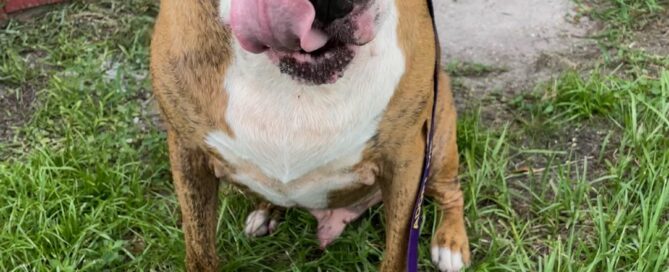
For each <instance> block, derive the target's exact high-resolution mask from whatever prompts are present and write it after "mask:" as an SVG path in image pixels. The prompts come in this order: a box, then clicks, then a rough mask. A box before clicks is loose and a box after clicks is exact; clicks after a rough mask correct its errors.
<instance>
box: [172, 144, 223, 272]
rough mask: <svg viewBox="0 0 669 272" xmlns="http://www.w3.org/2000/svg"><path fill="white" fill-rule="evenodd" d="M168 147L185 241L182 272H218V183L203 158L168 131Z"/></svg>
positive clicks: (204, 156)
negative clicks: (183, 271)
mask: <svg viewBox="0 0 669 272" xmlns="http://www.w3.org/2000/svg"><path fill="white" fill-rule="evenodd" d="M168 145H169V151H170V162H171V164H172V176H173V177H172V178H173V179H174V187H175V189H176V193H177V198H178V200H179V205H180V206H181V216H182V223H181V224H182V228H183V231H184V236H185V240H186V269H187V270H188V271H191V272H200V271H218V257H217V255H216V215H217V212H216V211H217V208H218V186H219V183H218V179H217V178H216V176H215V175H214V172H213V170H212V169H211V168H210V167H209V162H208V158H207V156H206V154H205V153H204V152H202V151H201V150H200V149H197V148H188V147H186V146H184V145H183V144H181V142H180V141H179V138H178V136H177V135H176V133H174V132H173V131H168Z"/></svg>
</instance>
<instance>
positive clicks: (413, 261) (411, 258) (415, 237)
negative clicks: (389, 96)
mask: <svg viewBox="0 0 669 272" xmlns="http://www.w3.org/2000/svg"><path fill="white" fill-rule="evenodd" d="M427 6H428V9H429V11H430V17H432V28H433V29H434V39H435V50H436V54H435V62H434V101H433V104H432V117H431V118H430V126H429V127H428V132H427V141H426V143H425V158H424V160H423V174H422V175H421V178H420V184H419V187H418V195H417V196H416V202H415V203H414V206H413V213H412V216H411V225H410V226H409V243H408V248H407V271H408V272H418V244H419V242H418V241H419V239H420V226H421V221H422V219H423V218H422V217H423V199H424V198H425V189H426V187H427V180H428V178H429V177H430V167H431V163H432V141H433V139H434V131H435V129H434V120H435V117H436V116H435V113H436V111H437V95H438V93H439V68H440V65H439V64H440V60H441V49H440V47H439V37H438V35H437V27H436V25H435V22H434V7H433V6H432V0H427Z"/></svg>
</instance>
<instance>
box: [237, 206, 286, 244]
mask: <svg viewBox="0 0 669 272" xmlns="http://www.w3.org/2000/svg"><path fill="white" fill-rule="evenodd" d="M277 224H278V221H277V220H276V218H272V216H271V214H270V211H269V210H266V209H259V210H255V211H253V212H251V214H249V216H248V217H247V218H246V226H245V227H244V233H245V234H246V235H247V236H249V237H261V236H265V235H268V234H271V233H272V232H274V230H276V225H277Z"/></svg>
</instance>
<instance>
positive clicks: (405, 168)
mask: <svg viewBox="0 0 669 272" xmlns="http://www.w3.org/2000/svg"><path fill="white" fill-rule="evenodd" d="M418 134H419V135H417V136H415V138H414V140H412V141H410V142H407V143H406V144H404V145H402V150H401V151H400V152H399V153H397V154H396V155H395V156H394V158H393V159H392V160H393V162H391V163H388V165H386V166H385V167H384V168H385V169H384V170H383V171H384V173H382V175H383V176H384V177H382V182H381V193H382V194H383V203H384V208H385V212H386V250H385V255H384V257H383V262H382V263H381V271H388V272H390V271H392V272H398V271H405V270H406V254H407V251H406V249H407V242H408V234H409V222H410V218H411V216H412V209H413V205H414V201H415V197H416V194H417V192H418V185H419V179H420V176H421V170H422V165H423V157H422V156H420V155H419V156H416V154H422V153H423V150H425V147H424V146H425V141H424V140H423V139H422V137H424V136H423V135H420V133H418Z"/></svg>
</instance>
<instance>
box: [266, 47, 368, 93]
mask: <svg viewBox="0 0 669 272" xmlns="http://www.w3.org/2000/svg"><path fill="white" fill-rule="evenodd" d="M358 47H359V46H358V45H353V44H346V43H341V42H336V41H330V42H328V43H327V44H326V45H325V46H324V47H322V48H320V49H318V50H316V51H313V52H309V53H308V52H305V51H298V52H281V51H275V50H270V51H268V54H269V57H270V58H271V59H272V60H273V61H274V62H275V63H277V65H278V66H279V69H280V70H281V73H283V74H286V75H288V76H290V77H292V78H293V79H294V80H297V81H299V82H302V83H305V84H310V85H322V84H332V83H335V82H337V80H339V79H340V78H341V77H342V76H344V72H345V70H346V68H347V67H348V66H349V64H350V63H351V62H352V61H353V59H354V58H355V55H356V53H357V51H358Z"/></svg>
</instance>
